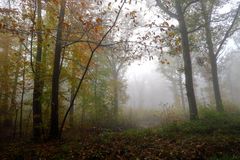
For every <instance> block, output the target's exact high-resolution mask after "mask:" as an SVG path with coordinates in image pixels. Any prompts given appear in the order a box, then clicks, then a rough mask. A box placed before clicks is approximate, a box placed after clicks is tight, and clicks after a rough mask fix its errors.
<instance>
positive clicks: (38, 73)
mask: <svg viewBox="0 0 240 160" xmlns="http://www.w3.org/2000/svg"><path fill="white" fill-rule="evenodd" d="M36 27H37V28H36V30H37V54H36V63H35V72H34V89H33V104H32V110H33V139H34V141H39V140H41V139H42V129H43V124H42V100H41V98H42V92H43V79H42V78H43V77H42V43H43V38H42V33H43V32H42V2H41V0H37V25H36Z"/></svg>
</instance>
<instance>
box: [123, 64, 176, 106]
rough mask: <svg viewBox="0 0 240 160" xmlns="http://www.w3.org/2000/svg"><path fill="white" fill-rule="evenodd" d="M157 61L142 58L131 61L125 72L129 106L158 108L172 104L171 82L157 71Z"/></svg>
mask: <svg viewBox="0 0 240 160" xmlns="http://www.w3.org/2000/svg"><path fill="white" fill-rule="evenodd" d="M158 68H159V61H157V60H153V61H148V60H143V61H136V62H134V63H132V64H131V65H130V66H129V67H128V70H127V72H126V79H127V86H128V87H127V94H128V96H129V99H128V101H127V106H129V107H134V108H136V107H147V108H158V107H159V106H161V105H172V104H173V94H172V93H171V91H170V87H171V83H170V82H169V81H168V80H167V79H166V78H165V77H164V75H162V74H161V72H159V71H158Z"/></svg>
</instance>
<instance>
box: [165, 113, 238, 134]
mask: <svg viewBox="0 0 240 160" xmlns="http://www.w3.org/2000/svg"><path fill="white" fill-rule="evenodd" d="M162 132H163V133H164V135H168V134H169V133H170V134H182V135H189V134H200V135H206V134H218V133H222V134H227V133H231V134H239V133H240V116H239V113H228V112H222V113H219V112H216V111H214V110H212V109H208V108H202V109H200V119H199V120H196V121H188V122H180V123H177V122H175V123H172V124H170V125H167V126H164V127H163V128H162Z"/></svg>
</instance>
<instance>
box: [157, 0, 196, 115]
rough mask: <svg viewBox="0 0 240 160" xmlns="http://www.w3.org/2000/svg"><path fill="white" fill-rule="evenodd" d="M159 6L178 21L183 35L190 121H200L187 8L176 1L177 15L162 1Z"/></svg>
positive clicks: (159, 1)
mask: <svg viewBox="0 0 240 160" xmlns="http://www.w3.org/2000/svg"><path fill="white" fill-rule="evenodd" d="M193 2H195V1H193ZM193 2H189V3H188V4H187V5H186V6H190V5H191V4H192V3H193ZM157 5H158V6H159V7H160V8H161V9H162V10H163V11H164V12H165V13H167V14H168V15H169V16H170V17H172V18H175V19H177V20H178V23H179V32H180V34H181V46H182V53H183V61H184V72H185V85H186V90H187V98H188V105H189V114H190V120H195V119H198V109H197V103H196V98H195V93H194V87H193V74H192V60H191V55H190V44H189V38H188V30H187V25H186V21H185V15H184V13H185V11H186V8H184V7H183V3H182V1H180V0H175V1H174V9H175V13H174V12H172V11H170V10H169V9H168V8H167V7H165V6H164V4H163V3H162V1H161V0H157Z"/></svg>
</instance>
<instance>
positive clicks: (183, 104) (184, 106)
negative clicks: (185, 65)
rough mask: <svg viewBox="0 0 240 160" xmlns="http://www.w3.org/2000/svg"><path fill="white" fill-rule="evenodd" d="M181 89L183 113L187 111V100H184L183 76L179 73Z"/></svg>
mask: <svg viewBox="0 0 240 160" xmlns="http://www.w3.org/2000/svg"><path fill="white" fill-rule="evenodd" d="M179 88H180V95H181V102H182V107H183V111H184V112H185V111H186V105H185V99H184V88H183V82H182V74H181V73H179Z"/></svg>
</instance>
